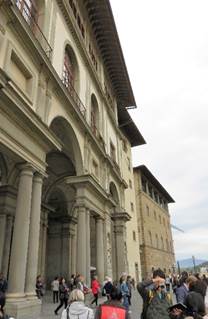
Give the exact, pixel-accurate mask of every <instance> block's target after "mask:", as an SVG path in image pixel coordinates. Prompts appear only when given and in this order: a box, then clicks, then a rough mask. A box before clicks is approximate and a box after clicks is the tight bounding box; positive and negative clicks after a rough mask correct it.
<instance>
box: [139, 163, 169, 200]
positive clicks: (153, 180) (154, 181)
mask: <svg viewBox="0 0 208 319" xmlns="http://www.w3.org/2000/svg"><path fill="white" fill-rule="evenodd" d="M137 170H138V171H140V172H141V173H142V175H144V176H145V177H146V178H147V180H148V181H149V182H150V183H151V184H152V185H154V186H155V187H156V188H157V190H158V191H159V192H160V193H161V194H162V195H163V196H164V197H165V199H166V200H167V201H168V203H175V201H174V199H173V198H172V197H171V196H170V194H169V193H168V192H167V191H166V189H165V188H164V187H163V186H162V185H161V184H160V182H159V181H158V180H157V179H156V178H155V176H154V175H153V174H152V173H151V172H150V170H149V169H148V168H147V167H146V166H145V165H140V166H137V167H134V171H137Z"/></svg>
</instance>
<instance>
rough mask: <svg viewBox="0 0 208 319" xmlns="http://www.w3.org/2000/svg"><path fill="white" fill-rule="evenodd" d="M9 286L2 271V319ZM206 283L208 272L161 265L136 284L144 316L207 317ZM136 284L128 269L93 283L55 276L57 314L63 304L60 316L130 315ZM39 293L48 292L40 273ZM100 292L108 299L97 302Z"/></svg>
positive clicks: (125, 318) (99, 318)
mask: <svg viewBox="0 0 208 319" xmlns="http://www.w3.org/2000/svg"><path fill="white" fill-rule="evenodd" d="M7 286H8V285H7V280H6V279H5V278H4V276H3V274H0V319H7V318H9V317H8V316H6V315H5V313H4V306H5V301H6V291H7ZM207 286H208V279H207V277H206V276H205V275H203V276H202V277H200V276H199V275H198V274H194V275H193V274H188V273H187V272H182V273H181V275H180V276H179V275H168V276H167V275H165V273H164V272H163V271H162V270H161V269H157V270H154V272H153V274H152V277H151V278H149V279H146V280H143V281H142V282H139V283H138V284H137V286H136V287H137V291H138V293H139V294H140V296H141V297H142V300H143V309H142V313H141V319H189V318H192V319H203V318H204V319H205V318H206V319H208V315H206V313H208V305H206V302H205V300H206V294H207ZM136 287H135V281H134V279H133V278H131V276H127V274H125V273H123V274H122V276H121V278H120V280H119V281H118V282H112V279H111V278H110V277H106V278H105V281H104V282H103V283H100V282H99V279H98V277H97V276H96V275H95V276H93V278H92V281H91V286H90V287H88V286H87V285H86V283H85V278H84V277H83V276H82V275H80V274H77V275H72V276H71V278H70V280H66V279H65V278H63V277H61V278H59V277H58V276H56V277H55V278H54V280H53V281H52V282H51V291H52V301H53V303H54V305H55V304H58V305H57V307H56V308H55V309H54V314H55V315H58V314H59V311H60V310H61V309H62V308H63V309H62V313H61V319H77V318H78V319H112V318H113V319H130V318H131V297H132V290H135V288H136ZM36 294H37V297H38V298H40V299H41V298H42V297H43V296H44V294H45V285H44V283H43V280H42V278H41V276H38V277H37V281H36ZM101 296H102V297H103V298H104V297H105V300H104V299H103V298H102V299H100V300H99V304H98V299H99V297H101ZM103 301H104V302H103ZM134 311H135V309H134ZM138 313H139V309H138Z"/></svg>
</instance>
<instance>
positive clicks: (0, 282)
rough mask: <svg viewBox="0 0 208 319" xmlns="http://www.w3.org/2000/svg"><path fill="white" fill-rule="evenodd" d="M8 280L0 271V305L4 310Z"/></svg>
mask: <svg viewBox="0 0 208 319" xmlns="http://www.w3.org/2000/svg"><path fill="white" fill-rule="evenodd" d="M7 287H8V284H7V280H6V279H5V278H4V275H3V273H0V307H1V309H2V310H3V309H4V306H5V302H6V291H7Z"/></svg>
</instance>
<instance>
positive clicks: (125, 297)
mask: <svg viewBox="0 0 208 319" xmlns="http://www.w3.org/2000/svg"><path fill="white" fill-rule="evenodd" d="M126 280H127V277H126V275H123V276H121V278H120V290H121V293H122V297H123V306H124V307H125V308H126V310H128V309H129V299H128V298H129V295H130V292H129V288H128V285H127V281H126Z"/></svg>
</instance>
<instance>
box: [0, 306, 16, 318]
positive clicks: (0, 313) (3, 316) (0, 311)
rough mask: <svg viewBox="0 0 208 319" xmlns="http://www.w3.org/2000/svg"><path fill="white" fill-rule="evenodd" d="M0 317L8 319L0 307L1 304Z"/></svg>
mask: <svg viewBox="0 0 208 319" xmlns="http://www.w3.org/2000/svg"><path fill="white" fill-rule="evenodd" d="M0 319H9V317H8V316H7V315H6V314H5V313H4V310H3V309H2V308H1V305H0ZM11 319H12V318H11ZM13 319H14V318H13Z"/></svg>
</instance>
